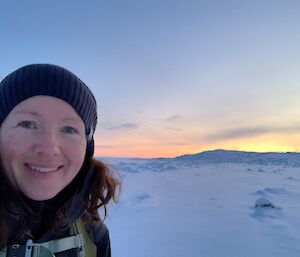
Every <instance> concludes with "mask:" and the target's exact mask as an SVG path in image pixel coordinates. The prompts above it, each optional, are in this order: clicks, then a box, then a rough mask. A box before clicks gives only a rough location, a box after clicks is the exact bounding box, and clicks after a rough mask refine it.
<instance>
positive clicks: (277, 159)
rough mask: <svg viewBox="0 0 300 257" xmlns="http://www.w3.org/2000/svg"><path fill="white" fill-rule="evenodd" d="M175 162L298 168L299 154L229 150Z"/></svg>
mask: <svg viewBox="0 0 300 257" xmlns="http://www.w3.org/2000/svg"><path fill="white" fill-rule="evenodd" d="M175 160H177V161H183V162H193V163H195V162H196V163H248V164H263V165H269V164H273V165H287V166H294V167H299V166H300V153H298V152H287V153H278V152H267V153H257V152H243V151H229V150H212V151H206V152H202V153H198V154H188V155H182V156H178V157H176V158H175Z"/></svg>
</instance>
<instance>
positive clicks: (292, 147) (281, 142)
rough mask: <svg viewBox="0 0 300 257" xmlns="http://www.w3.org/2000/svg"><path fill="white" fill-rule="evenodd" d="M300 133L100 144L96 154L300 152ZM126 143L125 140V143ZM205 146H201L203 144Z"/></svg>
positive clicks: (157, 155)
mask: <svg viewBox="0 0 300 257" xmlns="http://www.w3.org/2000/svg"><path fill="white" fill-rule="evenodd" d="M297 142H300V135H295V134H294V135H292V134H290V135H280V136H279V135H271V134H270V135H264V136H259V137H255V138H250V139H243V140H241V139H234V140H231V141H229V140H227V141H223V142H221V141H220V142H216V143H214V144H198V145H196V144H193V143H190V144H185V145H172V144H169V145H164V144H150V143H144V144H143V143H142V142H141V143H132V144H129V143H128V144H120V145H111V146H109V147H101V145H100V146H98V147H96V149H95V156H107V157H108V156H109V157H126V158H133V157H136V158H160V157H161V158H173V157H176V156H180V155H184V154H195V153H200V152H203V151H208V150H215V149H224V150H238V151H250V152H298V151H300V144H297ZM123 143H124V142H123ZM200 145H201V146H200Z"/></svg>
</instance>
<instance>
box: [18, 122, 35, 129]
mask: <svg viewBox="0 0 300 257" xmlns="http://www.w3.org/2000/svg"><path fill="white" fill-rule="evenodd" d="M18 127H21V128H25V129H37V126H36V125H35V123H34V122H33V121H28V120H25V121H21V122H20V123H19V124H18Z"/></svg>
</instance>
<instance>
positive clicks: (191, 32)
mask: <svg viewBox="0 0 300 257" xmlns="http://www.w3.org/2000/svg"><path fill="white" fill-rule="evenodd" d="M0 8H1V10H2V12H1V16H0V33H1V42H0V46H1V47H0V56H1V60H2V61H1V62H0V79H3V78H4V77H5V76H6V75H7V74H9V73H10V72H12V71H13V70H15V69H17V68H19V67H21V66H23V65H26V64H30V63H53V64H57V65H60V66H63V67H65V68H67V69H69V70H71V71H72V72H74V73H75V74H76V75H78V76H79V77H80V78H81V79H82V80H83V81H84V82H85V83H86V84H87V85H88V86H89V87H90V89H91V90H92V91H93V93H94V95H95V97H96V99H97V102H98V115H99V123H98V127H97V130H96V134H95V143H96V151H95V152H96V155H98V156H119V157H147V158H149V157H175V156H179V155H182V154H192V153H198V152H201V151H205V150H212V149H228V150H244V151H259V152H264V151H280V152H285V151H300V72H299V71H298V69H299V67H300V47H299V45H300V16H299V13H300V2H299V1H296V0H295V1H293V0H285V1H284V0H282V1H279V0H273V1H270V0H253V1H240V0H239V1H237V0H236V1H233V0H228V1H221V0H219V1H213V0H211V1H201V0H198V1H193V0H181V1H179V0H145V1H140V0H110V1H103V0H102V1H101V0H98V1H74V0H72V1H71V0H64V1H58V0H52V1H38V0H27V1H16V0H10V1H1V3H0Z"/></svg>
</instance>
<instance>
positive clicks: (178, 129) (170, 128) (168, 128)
mask: <svg viewBox="0 0 300 257" xmlns="http://www.w3.org/2000/svg"><path fill="white" fill-rule="evenodd" d="M165 129H166V130H172V131H183V129H181V128H174V127H165Z"/></svg>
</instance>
